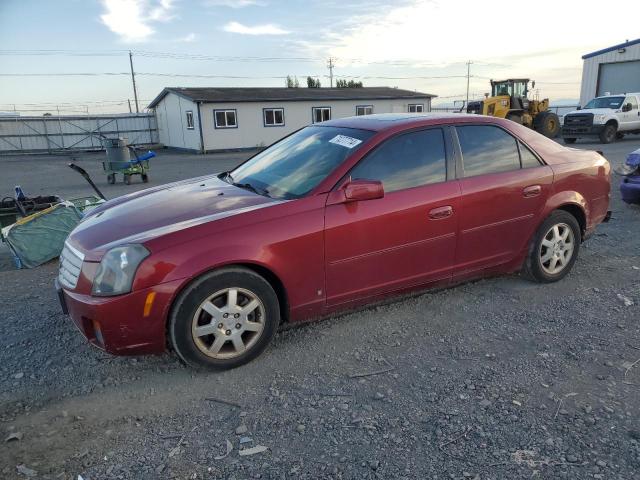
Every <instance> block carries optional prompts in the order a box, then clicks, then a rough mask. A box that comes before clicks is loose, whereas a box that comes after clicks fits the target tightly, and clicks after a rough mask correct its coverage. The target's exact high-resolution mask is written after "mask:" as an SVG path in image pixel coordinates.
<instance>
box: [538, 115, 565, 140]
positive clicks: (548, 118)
mask: <svg viewBox="0 0 640 480" xmlns="http://www.w3.org/2000/svg"><path fill="white" fill-rule="evenodd" d="M533 128H534V129H535V130H536V131H537V132H539V133H541V134H542V135H544V136H545V137H548V138H554V137H556V136H557V135H558V132H559V131H560V119H559V118H558V115H556V114H555V113H553V112H542V113H539V114H538V115H536V117H535V118H534V119H533Z"/></svg>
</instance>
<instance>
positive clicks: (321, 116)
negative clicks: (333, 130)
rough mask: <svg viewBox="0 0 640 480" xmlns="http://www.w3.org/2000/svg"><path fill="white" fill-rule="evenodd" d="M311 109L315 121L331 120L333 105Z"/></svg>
mask: <svg viewBox="0 0 640 480" xmlns="http://www.w3.org/2000/svg"><path fill="white" fill-rule="evenodd" d="M311 110H312V112H311V113H312V117H313V123H320V122H326V121H327V120H331V107H313V108H312V109H311Z"/></svg>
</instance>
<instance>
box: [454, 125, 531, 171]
mask: <svg viewBox="0 0 640 480" xmlns="http://www.w3.org/2000/svg"><path fill="white" fill-rule="evenodd" d="M456 132H457V133H458V139H459V140H460V148H461V149H462V159H463V164H464V176H465V177H475V176H477V175H485V174H487V173H498V172H507V171H509V170H517V169H519V168H520V157H519V155H518V147H517V145H516V139H515V138H513V137H512V136H511V135H509V134H508V133H507V132H505V131H504V130H502V129H500V128H498V127H494V126H491V125H465V126H462V127H456Z"/></svg>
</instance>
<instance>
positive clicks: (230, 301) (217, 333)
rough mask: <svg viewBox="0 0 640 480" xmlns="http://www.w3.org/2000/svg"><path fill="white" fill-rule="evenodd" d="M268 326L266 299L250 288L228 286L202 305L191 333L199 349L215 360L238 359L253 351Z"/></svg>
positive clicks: (194, 318)
mask: <svg viewBox="0 0 640 480" xmlns="http://www.w3.org/2000/svg"><path fill="white" fill-rule="evenodd" d="M264 326H265V309H264V305H263V304H262V301H261V300H260V299H259V298H258V296H257V295H256V294H255V293H253V292H252V291H250V290H247V289H244V288H226V289H224V290H220V291H218V292H216V293H214V294H213V295H211V296H210V297H208V298H207V299H205V301H204V302H202V303H201V304H200V306H199V307H198V309H197V310H196V313H195V314H194V316H193V320H192V324H191V334H192V336H193V341H194V343H195V345H196V346H197V347H198V349H199V350H200V351H201V352H202V353H204V354H205V355H207V356H209V357H212V358H215V359H230V358H235V357H238V356H240V355H242V354H243V353H245V352H246V351H248V350H250V349H251V347H253V345H255V343H256V342H257V341H258V339H259V338H260V335H261V334H262V331H263V330H264Z"/></svg>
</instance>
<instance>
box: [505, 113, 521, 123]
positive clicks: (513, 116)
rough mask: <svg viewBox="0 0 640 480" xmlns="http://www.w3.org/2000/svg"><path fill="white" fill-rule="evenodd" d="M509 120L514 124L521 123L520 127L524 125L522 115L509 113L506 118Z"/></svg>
mask: <svg viewBox="0 0 640 480" xmlns="http://www.w3.org/2000/svg"><path fill="white" fill-rule="evenodd" d="M506 119H507V120H511V121H512V122H516V123H519V124H520V125H522V115H520V114H518V113H508V114H507V116H506Z"/></svg>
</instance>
